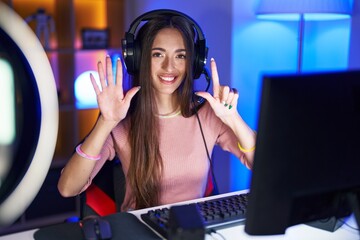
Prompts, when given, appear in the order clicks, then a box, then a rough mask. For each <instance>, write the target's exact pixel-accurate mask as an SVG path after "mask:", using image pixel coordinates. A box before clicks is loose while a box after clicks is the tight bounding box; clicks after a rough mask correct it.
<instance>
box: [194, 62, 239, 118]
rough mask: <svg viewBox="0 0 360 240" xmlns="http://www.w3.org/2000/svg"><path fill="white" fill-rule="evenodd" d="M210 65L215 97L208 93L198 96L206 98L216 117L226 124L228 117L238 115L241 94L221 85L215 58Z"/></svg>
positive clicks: (200, 93) (201, 93)
mask: <svg viewBox="0 0 360 240" xmlns="http://www.w3.org/2000/svg"><path fill="white" fill-rule="evenodd" d="M210 65H211V74H212V80H213V96H212V95H211V94H210V93H208V92H197V93H196V95H198V96H200V97H203V98H205V99H206V100H207V101H208V102H209V104H210V106H211V108H212V109H213V110H214V112H215V114H216V116H218V117H219V118H220V119H221V120H222V121H223V122H225V121H226V118H227V117H230V116H233V115H234V114H237V102H238V98H239V94H238V92H237V90H236V89H235V88H230V87H229V86H221V85H220V82H219V75H218V71H217V67H216V62H215V60H214V59H213V58H211V63H210Z"/></svg>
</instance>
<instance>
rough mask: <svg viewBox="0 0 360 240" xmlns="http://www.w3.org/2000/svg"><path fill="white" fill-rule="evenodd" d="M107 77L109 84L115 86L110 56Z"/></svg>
mask: <svg viewBox="0 0 360 240" xmlns="http://www.w3.org/2000/svg"><path fill="white" fill-rule="evenodd" d="M106 77H107V84H108V85H113V84H114V75H113V70H112V62H111V58H110V56H109V55H108V56H106Z"/></svg>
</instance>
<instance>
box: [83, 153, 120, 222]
mask: <svg viewBox="0 0 360 240" xmlns="http://www.w3.org/2000/svg"><path fill="white" fill-rule="evenodd" d="M124 196H125V175H124V172H123V170H122V166H121V162H120V160H119V159H118V158H115V159H113V160H112V161H106V163H105V164H104V166H103V167H102V168H101V170H100V171H99V173H98V174H97V175H96V177H95V178H94V179H93V182H92V184H91V185H90V186H89V188H88V189H86V191H85V192H83V193H82V194H81V196H80V205H81V206H80V209H81V211H80V218H84V217H86V216H89V215H98V216H106V215H109V214H112V213H116V212H119V211H120V208H121V204H122V202H123V200H124Z"/></svg>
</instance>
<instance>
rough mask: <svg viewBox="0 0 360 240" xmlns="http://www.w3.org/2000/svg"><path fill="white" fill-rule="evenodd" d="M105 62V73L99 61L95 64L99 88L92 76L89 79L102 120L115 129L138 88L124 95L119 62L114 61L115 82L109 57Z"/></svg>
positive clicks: (121, 70)
mask: <svg viewBox="0 0 360 240" xmlns="http://www.w3.org/2000/svg"><path fill="white" fill-rule="evenodd" d="M105 61H106V63H105V67H106V72H105V71H104V67H103V64H102V62H101V61H99V62H98V64H97V67H98V73H99V78H100V85H101V88H100V87H99V86H98V84H97V83H96V81H95V78H94V76H93V75H92V74H90V79H91V83H92V85H93V87H94V90H95V93H96V98H97V102H98V105H99V109H100V112H101V116H102V118H103V120H105V121H107V122H109V123H112V124H113V126H114V127H115V126H116V125H117V124H118V123H119V122H120V121H121V120H123V119H124V118H125V116H126V114H127V112H128V110H129V107H130V102H131V99H132V98H133V97H134V96H135V94H136V93H137V92H138V91H139V89H140V87H133V88H131V89H130V90H129V91H128V92H126V94H124V90H123V69H122V64H121V60H120V59H118V60H117V61H116V81H115V79H114V75H113V70H112V63H111V59H110V57H109V56H107V57H106V60H105Z"/></svg>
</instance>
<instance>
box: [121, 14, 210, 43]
mask: <svg viewBox="0 0 360 240" xmlns="http://www.w3.org/2000/svg"><path fill="white" fill-rule="evenodd" d="M159 15H168V16H181V17H185V18H186V19H187V20H189V21H190V22H191V24H192V25H193V27H194V28H195V30H196V32H197V34H198V39H199V40H204V39H205V37H204V33H203V31H202V30H201V28H200V26H199V25H198V24H197V23H196V22H195V20H194V19H192V18H191V17H190V16H188V15H186V14H185V13H182V12H179V11H176V10H171V9H160V10H153V11H150V12H147V13H144V14H142V15H140V16H139V17H137V18H136V19H135V20H134V21H133V22H132V23H131V25H130V29H129V31H128V33H131V34H134V35H135V32H136V29H137V27H138V26H139V24H140V23H141V22H143V21H149V20H151V19H153V18H154V17H157V16H159Z"/></svg>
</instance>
